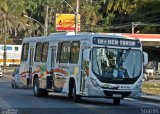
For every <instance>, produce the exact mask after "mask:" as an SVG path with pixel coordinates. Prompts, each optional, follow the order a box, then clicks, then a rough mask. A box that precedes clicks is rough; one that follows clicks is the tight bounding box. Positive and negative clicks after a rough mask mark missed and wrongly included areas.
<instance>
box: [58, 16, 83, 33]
mask: <svg viewBox="0 0 160 114" xmlns="http://www.w3.org/2000/svg"><path fill="white" fill-rule="evenodd" d="M77 28H78V29H77V30H78V31H80V14H78V26H77ZM56 30H57V31H75V14H56Z"/></svg>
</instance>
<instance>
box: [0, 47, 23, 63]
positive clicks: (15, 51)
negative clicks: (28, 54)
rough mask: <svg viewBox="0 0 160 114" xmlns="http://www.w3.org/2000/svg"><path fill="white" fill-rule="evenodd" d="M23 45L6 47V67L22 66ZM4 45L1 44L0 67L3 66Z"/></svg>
mask: <svg viewBox="0 0 160 114" xmlns="http://www.w3.org/2000/svg"><path fill="white" fill-rule="evenodd" d="M21 50H22V46H21V45H6V66H16V65H19V64H20V58H21ZM3 53H4V45H3V44H0V66H3Z"/></svg>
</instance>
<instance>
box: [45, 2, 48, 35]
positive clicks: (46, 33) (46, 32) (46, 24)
mask: <svg viewBox="0 0 160 114" xmlns="http://www.w3.org/2000/svg"><path fill="white" fill-rule="evenodd" d="M45 35H48V5H47V6H46V17H45Z"/></svg>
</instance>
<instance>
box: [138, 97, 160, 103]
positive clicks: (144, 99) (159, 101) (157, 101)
mask: <svg viewBox="0 0 160 114" xmlns="http://www.w3.org/2000/svg"><path fill="white" fill-rule="evenodd" d="M149 97H152V96H149ZM149 97H147V96H146V97H145V96H141V98H136V99H138V100H141V101H149V102H154V103H160V97H159V99H156V98H149ZM153 97H154V96H153Z"/></svg>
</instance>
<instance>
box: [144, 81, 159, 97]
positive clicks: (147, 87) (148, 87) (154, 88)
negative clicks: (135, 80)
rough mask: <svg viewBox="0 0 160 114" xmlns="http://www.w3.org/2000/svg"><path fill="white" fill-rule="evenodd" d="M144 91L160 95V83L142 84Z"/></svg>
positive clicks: (147, 82)
mask: <svg viewBox="0 0 160 114" xmlns="http://www.w3.org/2000/svg"><path fill="white" fill-rule="evenodd" d="M142 91H143V92H145V93H147V94H153V95H160V81H159V82H153V81H146V82H143V84H142Z"/></svg>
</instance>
